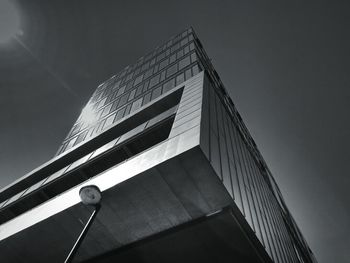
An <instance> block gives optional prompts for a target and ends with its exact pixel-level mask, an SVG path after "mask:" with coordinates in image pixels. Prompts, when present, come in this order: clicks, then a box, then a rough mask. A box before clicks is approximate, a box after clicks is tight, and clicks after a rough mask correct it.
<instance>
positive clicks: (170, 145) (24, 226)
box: [0, 72, 270, 263]
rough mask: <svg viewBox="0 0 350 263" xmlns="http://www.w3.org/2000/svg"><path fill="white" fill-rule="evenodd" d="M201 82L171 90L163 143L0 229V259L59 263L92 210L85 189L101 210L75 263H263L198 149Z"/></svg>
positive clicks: (257, 246) (194, 80)
mask: <svg viewBox="0 0 350 263" xmlns="http://www.w3.org/2000/svg"><path fill="white" fill-rule="evenodd" d="M203 83H204V73H203V72H202V73H200V74H198V75H197V76H195V77H193V78H192V79H190V80H188V81H186V82H185V83H183V85H182V87H177V88H176V89H175V91H174V92H177V91H180V90H181V93H180V94H181V99H180V101H179V102H178V104H177V105H176V113H175V115H174V116H173V120H172V125H171V128H170V130H169V133H168V137H167V138H166V139H164V140H163V141H161V142H159V143H157V144H155V145H152V146H151V147H150V148H148V149H146V150H144V151H141V152H139V153H137V154H135V155H133V156H132V157H130V158H128V159H126V160H125V161H123V162H121V163H118V164H115V165H113V166H111V167H110V168H108V169H107V170H105V171H103V172H100V173H98V174H96V175H95V176H93V177H91V178H87V179H86V181H84V182H82V183H79V184H77V185H74V186H73V187H71V188H69V189H68V190H65V191H63V192H62V193H59V194H58V195H56V196H55V197H53V198H51V199H48V200H47V201H46V202H43V203H41V204H39V205H37V206H33V207H32V208H31V209H30V210H28V211H26V212H24V213H22V214H20V215H18V216H16V217H14V218H12V219H11V220H9V221H6V222H4V223H3V224H2V225H0V255H1V257H2V258H3V259H5V262H16V263H20V262H63V261H64V259H65V257H66V256H67V254H68V253H69V250H70V249H71V247H72V245H73V244H74V242H75V239H76V238H77V236H78V235H79V233H80V231H81V230H82V228H83V226H84V223H85V222H86V220H87V219H88V217H89V215H90V213H91V211H90V208H88V207H86V206H83V205H82V204H81V203H80V199H79V194H78V193H79V190H80V189H81V187H83V186H85V185H91V184H93V185H96V186H98V187H99V188H100V189H101V191H102V196H103V197H102V208H101V210H100V212H99V214H98V216H97V218H96V220H95V222H94V224H93V225H92V227H91V229H90V231H89V232H88V235H87V236H86V239H85V240H84V242H83V244H82V246H81V247H80V249H79V251H78V254H77V255H76V260H77V261H86V260H93V261H97V262H100V260H104V261H102V262H114V260H117V259H121V260H123V261H124V260H125V261H126V262H130V261H132V260H136V261H137V262H151V261H152V262H153V261H157V260H156V259H155V258H156V257H157V255H160V256H161V258H162V261H158V262H172V261H174V262H175V260H176V259H177V260H176V262H178V261H180V260H181V261H184V262H190V261H191V260H194V259H196V258H197V257H198V258H199V259H200V260H201V261H203V262H212V260H214V259H220V260H219V261H220V262H232V260H233V259H236V262H270V261H269V257H268V256H267V254H266V252H265V251H264V249H263V248H262V246H261V244H260V243H259V241H258V240H257V239H256V237H255V235H254V233H253V232H252V230H251V229H250V228H249V226H248V225H247V223H246V221H245V220H244V218H243V217H242V214H241V213H240V212H239V211H238V208H237V207H236V206H235V204H234V201H233V199H232V197H231V196H230V194H229V193H228V191H227V189H226V188H225V186H224V184H223V183H222V181H221V179H220V177H219V176H218V175H217V173H216V172H215V170H214V169H213V167H212V166H211V163H210V161H209V160H208V154H207V153H206V151H205V150H204V151H203V150H202V147H203V145H204V144H203V143H201V129H202V127H201V122H202V116H201V114H202V100H203ZM169 94H171V93H169ZM167 96H169V95H165V96H164V98H165V99H166V98H167ZM163 102H164V101H163ZM156 103H157V102H156ZM159 103H162V98H160V100H159ZM170 106H173V105H172V104H171V105H170ZM167 108H169V105H168V107H166V106H164V107H163V109H164V110H166V109H167ZM141 110H142V109H141ZM158 113H159V110H158ZM136 114H141V111H140V113H136ZM136 116H139V115H136ZM152 117H155V118H156V119H151V120H149V122H156V121H157V118H158V117H157V115H155V114H153V115H152ZM140 119H142V118H140ZM140 123H141V121H140ZM147 125H148V124H147ZM145 127H146V126H145ZM110 135H112V133H111V134H110ZM123 136H124V135H122V136H121V138H122V137H123ZM136 137H137V136H136ZM106 140H107V139H106ZM120 140H121V139H120ZM106 142H107V141H106ZM107 145H108V144H107ZM89 147H90V146H89ZM96 151H97V150H96ZM92 155H93V154H92ZM101 158H103V157H101ZM57 160H58V159H57ZM111 161H113V160H111ZM86 165H87V164H82V165H80V166H78V168H76V169H78V170H79V169H84V166H86ZM28 178H29V177H28ZM63 178H64V177H63ZM59 180H62V179H59ZM44 189H45V188H44ZM23 200H24V199H23ZM18 202H20V201H18ZM213 213H217V215H216V216H208V215H212V214H213ZM198 231H199V232H198ZM169 242H170V243H171V244H173V246H172V245H169V244H170V243H169ZM187 243H189V247H190V248H191V249H189V247H187V246H185V245H184V244H187ZM158 245H159V247H163V248H164V249H162V251H155V250H157V248H156V247H157V246H158ZM165 247H168V248H167V249H165ZM152 251H153V252H152ZM189 251H191V253H190V252H189ZM140 253H141V254H143V255H145V257H144V258H143V257H141V256H140ZM167 254H169V255H172V256H171V259H169V260H165V259H166V257H167ZM185 255H188V256H186V257H185ZM199 255H200V257H199ZM114 257H116V258H114ZM186 259H187V261H186ZM171 260H172V261H171ZM225 260H226V261H225ZM191 262H193V261H191Z"/></svg>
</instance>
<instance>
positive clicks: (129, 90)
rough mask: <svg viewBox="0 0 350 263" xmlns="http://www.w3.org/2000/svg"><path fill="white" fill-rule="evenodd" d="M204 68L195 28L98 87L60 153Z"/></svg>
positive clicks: (87, 138)
mask: <svg viewBox="0 0 350 263" xmlns="http://www.w3.org/2000/svg"><path fill="white" fill-rule="evenodd" d="M199 71H200V68H199V64H198V60H197V55H196V49H195V43H194V35H193V31H192V29H188V30H185V31H184V32H182V33H181V34H179V35H176V36H175V37H173V38H171V39H170V40H169V41H167V42H166V43H165V44H164V45H162V46H160V47H158V48H156V49H155V50H154V51H153V52H151V53H149V54H147V55H146V56H143V57H141V58H139V59H138V60H137V62H136V63H135V64H133V65H131V66H128V67H126V68H125V69H123V70H122V71H120V72H119V73H118V74H116V75H114V76H113V77H111V78H110V79H108V80H107V81H105V82H104V83H102V84H101V85H99V86H98V88H97V89H96V91H95V92H94V94H93V95H92V97H91V99H90V100H89V102H88V103H87V105H86V107H85V108H84V109H83V111H82V113H81V115H80V116H79V118H78V120H77V121H76V123H75V124H74V126H73V128H72V129H71V131H70V132H69V133H68V135H67V137H66V139H65V140H64V142H63V143H62V145H61V147H60V149H59V151H58V152H57V155H59V154H61V153H63V152H65V151H67V150H69V149H71V148H72V147H74V146H76V145H79V144H81V143H83V142H84V141H87V140H89V139H90V138H92V137H94V136H96V135H98V134H100V133H101V132H103V131H105V130H106V129H108V128H110V127H111V126H112V125H113V124H114V123H117V122H119V121H120V120H121V119H122V118H124V117H126V116H127V115H129V114H131V113H133V112H134V111H136V110H137V109H139V108H140V107H142V106H143V105H145V104H147V103H149V102H150V101H152V100H154V99H156V98H158V97H159V96H160V95H162V94H164V93H166V92H168V91H169V90H171V89H172V88H174V87H175V86H177V85H179V84H181V83H183V82H184V81H186V80H188V79H190V78H191V77H192V76H194V75H196V74H197V73H198V72H199Z"/></svg>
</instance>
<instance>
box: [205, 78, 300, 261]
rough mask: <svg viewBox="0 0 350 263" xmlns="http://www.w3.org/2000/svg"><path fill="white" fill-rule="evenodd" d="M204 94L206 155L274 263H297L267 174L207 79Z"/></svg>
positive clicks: (291, 238)
mask: <svg viewBox="0 0 350 263" xmlns="http://www.w3.org/2000/svg"><path fill="white" fill-rule="evenodd" d="M203 94H204V95H203V96H204V97H203V105H202V119H201V138H200V145H201V148H202V150H203V152H204V153H205V155H206V156H207V158H208V159H209V160H210V163H211V165H212V167H213V169H214V170H215V172H216V174H217V176H218V178H220V180H221V181H222V184H223V185H224V186H225V188H226V189H227V191H228V193H229V194H230V195H231V197H232V198H233V199H234V202H235V204H236V205H237V207H238V208H239V210H240V212H241V214H242V216H243V217H244V218H245V220H246V221H247V222H248V224H249V226H250V228H251V230H252V231H254V233H255V235H256V237H257V238H258V239H259V241H260V242H261V244H262V245H263V246H264V247H265V249H266V252H267V253H268V254H269V255H270V257H271V258H272V259H273V260H274V261H275V262H298V260H299V258H298V255H297V252H296V249H295V247H294V246H293V242H294V240H293V237H292V234H291V233H290V232H289V231H288V226H287V225H286V224H285V221H284V219H283V214H282V210H281V208H280V206H279V203H278V201H277V199H276V197H275V195H274V194H273V192H272V190H271V188H270V184H269V182H268V181H267V180H266V176H264V170H263V169H262V168H261V166H260V165H259V164H258V162H257V160H256V158H254V155H253V154H252V152H251V150H250V148H249V146H248V145H247V143H246V141H245V139H244V136H243V135H242V133H241V131H240V130H239V129H238V128H237V123H235V120H234V118H233V117H232V115H231V114H230V113H229V111H228V110H227V106H225V103H224V102H223V101H222V98H221V96H220V95H219V91H217V90H216V88H215V87H214V86H212V84H211V82H210V81H209V79H208V77H205V78H204V91H203Z"/></svg>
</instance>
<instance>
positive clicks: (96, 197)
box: [64, 185, 102, 263]
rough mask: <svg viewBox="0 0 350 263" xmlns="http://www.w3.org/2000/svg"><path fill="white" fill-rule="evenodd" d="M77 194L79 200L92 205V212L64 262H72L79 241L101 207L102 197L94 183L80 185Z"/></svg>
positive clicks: (82, 238)
mask: <svg viewBox="0 0 350 263" xmlns="http://www.w3.org/2000/svg"><path fill="white" fill-rule="evenodd" d="M79 196H80V199H81V202H82V203H83V204H84V205H88V206H93V207H94V211H93V212H92V214H91V216H90V218H89V220H88V221H87V223H86V224H85V226H84V228H83V230H82V231H81V233H80V235H79V237H78V239H77V240H76V241H75V244H74V246H73V247H72V249H71V251H70V252H69V254H68V256H67V258H66V260H65V261H64V263H69V262H72V260H73V258H74V256H75V254H76V253H77V251H78V249H79V247H80V245H81V243H82V242H83V240H84V238H85V236H86V234H87V232H88V231H89V228H90V226H91V225H92V223H93V222H94V219H95V217H96V215H97V213H98V211H99V210H100V208H101V204H100V202H101V198H102V196H101V191H100V189H99V188H98V187H97V186H96V185H88V186H84V187H82V188H81V189H80V191H79Z"/></svg>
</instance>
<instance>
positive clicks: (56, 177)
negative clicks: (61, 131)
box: [0, 28, 316, 263]
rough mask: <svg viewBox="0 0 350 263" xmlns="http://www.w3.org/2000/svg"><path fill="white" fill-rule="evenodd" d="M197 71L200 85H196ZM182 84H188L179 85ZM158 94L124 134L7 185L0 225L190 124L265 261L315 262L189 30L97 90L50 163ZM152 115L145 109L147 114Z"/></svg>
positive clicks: (226, 95) (195, 37)
mask: <svg viewBox="0 0 350 263" xmlns="http://www.w3.org/2000/svg"><path fill="white" fill-rule="evenodd" d="M203 71H204V73H201V74H198V73H199V72H203ZM202 74H203V76H204V81H203V83H201V84H199V83H200V81H199V77H200V76H201V75H202ZM196 75H197V76H196ZM194 76H196V77H194ZM193 77H194V78H193ZM187 80H189V81H187ZM185 81H187V82H186V83H190V84H188V86H191V85H192V87H191V88H188V87H187V89H186V88H184V87H181V88H180V87H179V85H180V84H182V83H185ZM181 86H183V85H181ZM175 87H176V90H175V89H174V88H175ZM165 93H168V94H170V93H171V95H167V97H170V96H172V97H171V98H172V102H171V103H170V104H169V105H167V106H166V107H165V108H162V109H161V110H158V112H157V113H156V114H155V113H154V114H153V115H152V114H150V115H148V116H147V115H145V116H146V117H145V116H143V117H145V118H140V119H139V121H138V122H134V121H129V124H128V126H127V129H126V128H125V129H124V130H123V129H122V128H120V127H119V128H120V130H118V129H116V130H114V131H113V132H115V131H117V133H115V134H113V136H114V137H111V138H109V140H105V141H101V142H99V144H97V147H96V148H94V149H92V150H90V149H87V150H82V151H84V155H80V156H77V157H76V158H75V157H74V155H73V158H72V159H70V160H69V162H66V163H63V165H57V167H55V168H53V170H54V172H52V171H51V170H49V169H48V171H47V172H45V173H46V174H45V176H41V175H40V178H39V176H38V180H36V181H34V183H32V184H29V183H26V182H24V183H23V185H24V186H18V187H17V188H16V187H15V186H16V185H14V187H13V188H14V189H12V190H13V193H14V194H12V195H9V194H4V193H0V195H1V194H3V196H5V195H6V198H3V196H1V198H2V199H0V210H1V212H2V214H1V217H0V223H3V222H6V221H8V220H10V219H12V218H14V217H15V216H16V215H19V214H21V213H23V212H25V211H28V210H29V209H32V208H33V207H34V206H36V205H39V204H41V203H43V202H44V201H47V200H48V199H50V198H53V197H55V196H57V195H59V194H61V193H62V192H64V191H66V190H67V189H69V188H70V187H73V186H75V185H77V184H79V183H81V182H84V181H86V180H87V179H89V178H92V177H93V176H95V175H97V174H99V173H101V172H102V171H104V170H106V169H108V168H110V167H112V166H113V165H116V164H119V163H121V162H123V161H125V160H127V159H128V158H131V157H133V156H135V155H136V154H139V153H141V152H142V151H144V150H145V149H148V148H150V147H153V146H154V145H156V144H158V143H160V142H163V141H165V140H167V139H169V138H174V137H176V136H177V135H179V134H181V133H183V132H184V131H186V130H189V129H192V128H193V127H198V130H194V132H196V133H198V134H195V135H194V136H197V135H198V136H199V137H200V148H201V150H202V151H203V153H204V155H205V156H206V158H205V159H206V160H207V161H208V160H209V162H210V165H211V167H212V168H213V170H214V171H215V173H216V175H217V176H218V178H219V179H220V180H221V182H222V185H224V187H225V189H226V190H227V192H228V193H229V195H230V196H231V198H232V200H231V198H229V199H230V202H231V201H232V205H233V206H236V207H237V208H238V210H239V211H240V215H241V216H242V217H243V218H244V220H245V221H246V222H247V224H248V225H249V227H250V230H251V231H252V232H253V233H254V235H255V236H256V238H257V239H258V241H259V242H260V244H261V245H262V247H263V248H264V249H265V250H266V252H267V254H268V255H269V257H270V258H271V259H272V261H273V262H283V263H289V262H293V263H294V262H316V260H315V259H314V257H313V255H312V252H311V251H310V249H309V247H308V245H307V244H306V242H305V240H304V238H303V236H302V234H301V232H300V231H299V229H298V227H297V226H296V224H295V222H294V220H293V218H292V216H291V215H290V213H289V211H288V209H287V207H286V205H285V203H284V201H283V198H282V195H281V193H280V191H279V189H278V186H277V185H276V183H275V181H274V179H273V177H272V175H271V172H270V171H269V169H268V167H267V165H266V163H265V161H264V159H263V157H262V156H261V154H260V152H259V150H258V148H257V147H256V144H255V142H254V140H253V139H252V137H251V136H250V134H249V132H248V130H247V128H246V126H245V125H244V123H243V120H242V118H241V117H240V114H239V113H238V111H237V109H236V108H235V106H234V104H233V102H232V100H231V98H230V97H229V96H228V93H227V92H226V90H225V88H224V85H223V83H222V82H221V80H220V78H219V76H218V74H217V72H216V71H215V69H214V67H213V66H212V64H211V61H210V59H209V58H208V56H207V55H206V53H205V51H204V49H203V47H202V45H201V42H200V41H199V39H198V38H197V36H196V34H195V33H194V31H193V29H192V28H190V29H187V30H185V31H183V32H182V33H180V34H178V35H176V36H174V37H173V38H171V39H170V40H169V41H167V42H166V43H164V44H163V45H161V46H160V47H157V48H156V49H155V50H154V51H152V52H150V53H149V54H147V55H146V56H143V57H141V58H139V59H138V60H137V61H136V63H134V64H133V65H131V66H128V67H126V68H124V69H123V70H122V71H120V72H119V73H117V74H116V75H114V76H112V77H111V78H110V79H108V80H107V81H105V82H104V83H102V84H101V85H99V86H98V88H97V89H96V91H95V92H94V93H93V95H92V97H91V99H90V100H89V101H88V103H87V105H86V106H85V108H84V109H83V110H82V112H81V114H80V116H79V118H78V119H77V121H76V122H75V124H74V125H73V127H72V129H71V130H70V132H69V133H68V135H67V136H66V138H65V140H64V141H63V143H62V145H61V147H60V148H59V150H58V152H57V156H58V158H56V159H62V158H64V157H65V155H67V154H68V153H69V151H70V150H71V149H72V148H79V146H82V145H84V143H86V142H88V141H89V140H91V139H93V138H94V137H96V136H97V135H102V134H106V133H108V132H107V131H108V130H109V129H110V128H112V127H115V126H117V125H118V124H120V123H125V122H127V118H128V117H130V116H131V115H132V114H134V113H136V112H137V111H138V110H140V108H141V107H143V106H145V105H147V104H148V105H151V103H152V102H155V101H156V100H157V99H158V98H159V97H160V96H162V95H163V94H165ZM163 97H164V98H166V97H165V96H163ZM163 97H162V99H164V98H163ZM169 101H170V100H167V102H169ZM148 108H150V107H148ZM143 109H145V108H143ZM153 110H154V109H152V110H150V109H148V111H149V112H150V111H153ZM145 111H147V109H146V110H145ZM124 121H125V122H124ZM121 126H122V125H121ZM117 128H118V127H117ZM199 131H200V132H199ZM199 133H200V135H199ZM97 139H100V138H97ZM72 151H73V150H72ZM74 158H75V159H74ZM111 160H113V161H111ZM56 168H57V169H56ZM43 173H44V172H43ZM214 177H215V176H214ZM215 180H217V178H216V177H215ZM23 181H25V180H23ZM53 182H54V183H53ZM220 185H221V184H220ZM223 189H224V188H223ZM225 189H224V191H225V193H226V190H225ZM10 190H11V189H10ZM12 190H11V191H12ZM39 190H41V191H39ZM24 198H27V200H26V202H23V203H22V204H21V208H18V207H19V206H18V207H17V208H16V207H12V210H11V206H13V204H14V203H15V202H17V201H18V200H19V199H22V200H23V199H24Z"/></svg>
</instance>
